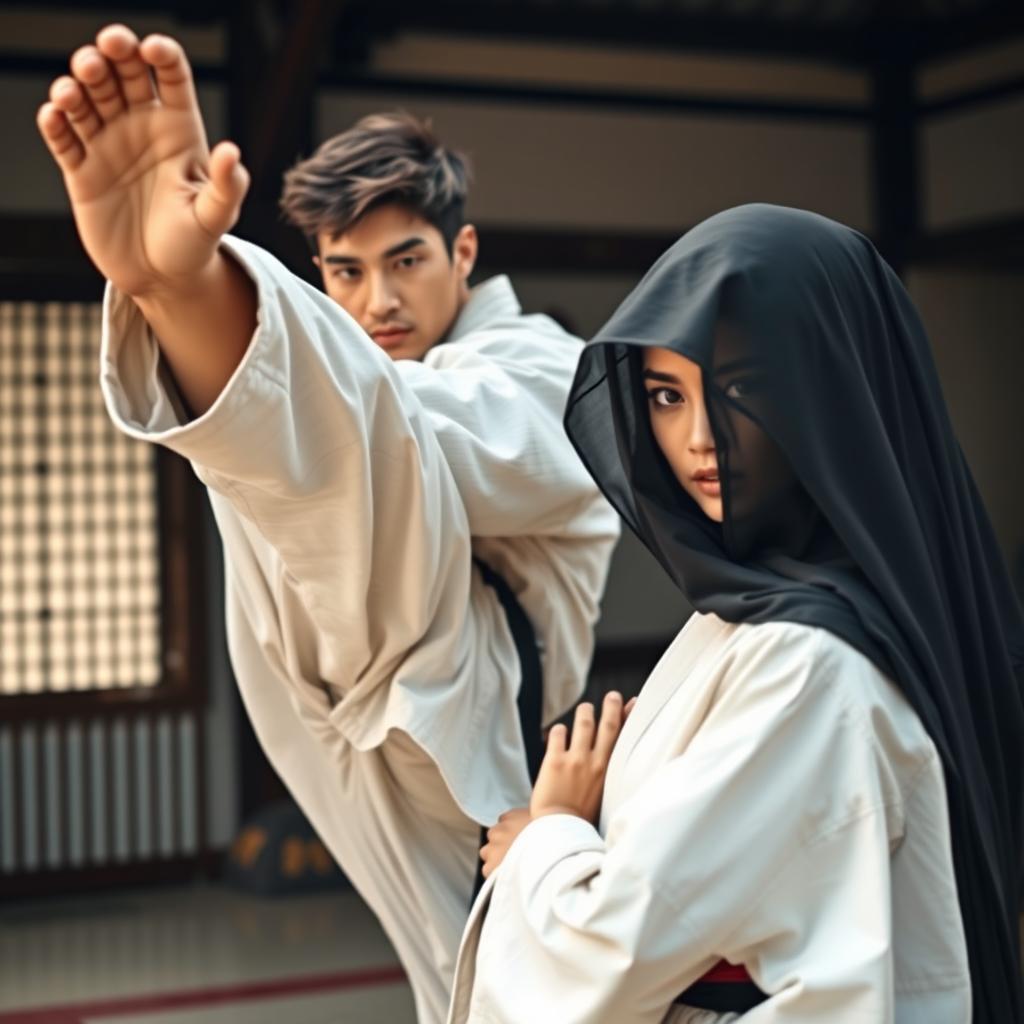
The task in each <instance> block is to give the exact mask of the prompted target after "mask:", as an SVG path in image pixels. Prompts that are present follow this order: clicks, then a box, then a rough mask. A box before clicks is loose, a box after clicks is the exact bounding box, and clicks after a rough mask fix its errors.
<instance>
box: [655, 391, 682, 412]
mask: <svg viewBox="0 0 1024 1024" xmlns="http://www.w3.org/2000/svg"><path fill="white" fill-rule="evenodd" d="M647 395H648V397H649V398H650V400H651V401H652V402H653V403H654V404H655V405H660V406H662V407H663V408H665V407H667V406H673V405H679V404H680V403H681V402H682V401H683V396H682V395H681V394H679V392H678V391H676V390H674V389H673V388H651V390H650V391H648V392H647Z"/></svg>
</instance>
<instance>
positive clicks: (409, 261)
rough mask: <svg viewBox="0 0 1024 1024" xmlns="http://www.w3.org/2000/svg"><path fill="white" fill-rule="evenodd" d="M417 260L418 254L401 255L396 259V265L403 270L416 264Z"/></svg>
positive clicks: (418, 259)
mask: <svg viewBox="0 0 1024 1024" xmlns="http://www.w3.org/2000/svg"><path fill="white" fill-rule="evenodd" d="M419 261H420V258H419V256H402V257H401V258H400V259H399V261H398V266H399V267H401V268H402V269H403V270H407V269H408V268H409V267H414V266H416V264H417V263H419Z"/></svg>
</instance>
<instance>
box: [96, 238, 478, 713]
mask: <svg viewBox="0 0 1024 1024" xmlns="http://www.w3.org/2000/svg"><path fill="white" fill-rule="evenodd" d="M225 244H226V247H227V249H228V250H229V251H230V252H231V253H232V255H233V256H234V258H236V259H237V260H238V261H239V263H240V264H241V265H242V267H243V268H244V269H245V270H246V272H247V273H248V274H249V275H250V277H251V278H252V279H253V281H254V283H255V285H256V288H257V291H258V324H257V327H256V330H255V333H254V335H253V337H252V339H251V342H250V344H249V346H248V349H247V351H246V353H245V355H244V358H243V360H242V362H241V364H240V365H239V366H238V368H237V369H236V371H235V373H234V374H233V376H232V378H231V380H230V381H229V382H228V384H227V385H226V386H225V388H224V390H223V391H222V393H221V394H220V395H219V397H218V398H217V400H216V402H215V403H214V405H213V406H212V407H211V408H210V409H209V410H208V411H207V412H206V413H205V414H203V415H202V416H200V417H198V418H197V419H194V420H192V421H190V422H187V423H184V424H182V423H180V421H179V418H178V416H177V414H176V413H175V411H174V406H173V402H172V400H171V396H170V394H169V392H168V388H167V387H166V386H165V385H164V383H163V382H162V379H161V378H162V374H161V369H160V359H159V348H158V345H157V341H156V339H155V338H154V337H153V335H152V332H151V331H150V330H149V328H148V325H147V324H146V323H145V321H144V320H143V318H142V317H141V315H140V314H139V312H138V310H137V309H136V307H135V305H134V304H133V303H132V302H131V301H130V299H128V298H126V297H125V296H122V295H119V294H117V293H116V292H112V291H108V296H107V300H106V311H105V318H104V319H105V337H104V345H103V358H102V380H101V383H102V386H103V390H104V394H105V398H106V402H107V406H108V409H109V412H110V414H111V415H112V417H113V419H114V420H115V422H116V423H117V424H118V426H120V427H121V429H123V430H124V431H126V432H127V433H128V434H131V435H133V436H136V437H139V438H142V439H144V440H148V441H154V442H158V443H160V444H163V445H166V446H167V447H168V448H170V449H172V450H174V451H176V452H178V453H179V454H181V455H183V456H184V457H186V458H188V459H189V460H191V462H192V464H193V466H194V468H195V470H196V472H197V474H198V476H199V477H200V479H201V480H202V481H203V482H204V483H205V484H207V485H208V487H209V488H210V489H211V490H212V491H214V492H216V494H217V495H219V496H220V497H222V498H223V499H225V501H226V502H227V503H229V504H230V506H231V508H232V509H233V510H234V511H235V512H236V513H237V514H238V515H239V516H240V517H241V518H242V519H243V520H244V521H245V522H246V524H247V526H246V532H247V534H248V535H251V534H255V535H257V536H259V537H261V538H262V540H263V541H265V542H266V544H267V545H269V547H270V549H272V551H273V552H274V553H275V556H276V558H277V559H279V562H280V571H279V572H278V571H277V570H276V569H275V571H274V573H273V574H272V575H273V576H275V577H276V578H274V579H271V581H270V583H269V584H268V586H269V587H271V588H274V587H283V588H284V589H285V590H287V591H290V592H291V593H292V594H293V595H294V597H295V598H296V599H297V600H291V601H290V603H291V604H292V605H296V606H298V607H301V609H302V610H303V614H304V615H305V616H308V619H309V621H310V627H309V632H310V635H311V636H312V637H313V641H312V642H314V643H315V644H317V645H318V647H319V649H318V651H317V665H316V669H315V671H307V672H306V675H307V677H309V676H314V675H319V676H320V678H321V679H329V680H330V681H331V682H332V684H333V685H334V686H336V687H337V689H338V690H339V691H340V692H341V694H345V693H347V692H348V691H349V690H350V689H351V688H352V687H354V686H356V684H358V683H367V684H369V686H370V687H372V686H373V685H374V683H376V682H381V681H383V680H386V679H389V678H391V676H392V675H393V674H394V672H395V670H396V667H397V666H398V665H399V664H400V663H401V662H402V659H403V658H404V657H405V656H406V655H407V653H408V652H410V651H416V652H418V654H419V656H420V663H419V666H418V671H420V672H421V674H423V675H425V676H426V678H430V677H431V673H432V672H435V671H436V672H437V673H439V674H440V673H442V672H443V671H444V670H448V671H449V672H450V671H451V669H452V666H455V665H458V664H460V662H464V661H465V660H466V658H467V648H466V644H467V643H468V642H469V641H468V640H467V635H468V633H469V630H468V629H467V614H468V613H467V606H468V603H469V593H470V585H471V582H470V567H471V560H470V531H469V528H468V524H467V520H466V512H465V509H464V506H463V503H462V500H461V498H460V496H459V492H458V488H457V486H456V484H455V481H454V479H453V477H452V474H451V471H450V470H449V468H448V466H447V464H446V461H445V459H444V457H443V453H442V450H441V448H440V445H439V444H438V441H437V438H436V436H435V433H434V430H433V428H432V425H431V422H430V420H429V418H428V416H427V415H426V413H425V411H424V409H423V407H422V405H421V403H420V402H419V401H418V400H417V398H416V396H415V395H414V393H413V392H412V390H411V389H410V388H409V387H408V386H407V385H406V384H405V383H404V381H403V379H402V376H401V373H400V372H399V370H398V368H397V366H396V364H394V363H392V361H391V360H390V359H388V358H387V357H386V355H384V354H383V353H382V352H381V351H380V350H379V349H378V347H377V346H376V345H375V344H374V343H373V342H372V340H371V339H370V338H369V337H368V336H367V335H366V334H365V333H364V332H363V331H362V330H361V328H360V327H359V326H358V325H357V324H356V323H355V321H353V320H352V319H351V318H350V317H349V316H348V315H347V314H346V313H345V312H344V311H343V310H342V309H341V308H340V307H338V306H337V305H336V304H335V303H333V302H332V301H331V300H329V299H328V298H327V297H326V296H324V295H322V294H321V293H319V292H317V291H316V290H315V289H313V288H311V287H309V286H308V285H306V284H305V283H304V282H302V281H300V280H299V279H297V278H295V277H294V276H293V275H291V274H290V273H289V272H288V271H286V270H285V268H284V267H282V266H281V265H280V264H279V263H278V262H277V261H276V260H274V259H273V258H272V257H271V256H269V255H268V254H267V253H265V252H263V251H262V250H260V249H258V248H256V247H255V246H251V245H248V244H246V243H242V242H239V241H237V240H226V242H225ZM278 601H280V598H278ZM307 639H308V638H307ZM295 643H296V644H299V645H301V644H302V643H303V641H301V640H297V641H295ZM307 646H308V643H307ZM307 660H308V659H307ZM306 682H307V684H312V685H307V686H306V688H305V691H306V692H305V697H306V698H307V700H308V701H312V702H313V703H316V702H317V701H325V698H324V695H323V694H322V693H319V692H317V690H318V687H317V680H316V679H315V678H314V679H311V678H307V679H306ZM365 689H366V688H365V687H364V690H365Z"/></svg>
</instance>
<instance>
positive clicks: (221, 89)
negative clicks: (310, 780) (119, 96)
mask: <svg viewBox="0 0 1024 1024" xmlns="http://www.w3.org/2000/svg"><path fill="white" fill-rule="evenodd" d="M111 21H124V22H126V23H128V24H130V25H131V26H132V27H133V28H134V29H136V30H137V31H138V32H139V33H140V35H141V34H144V33H147V32H150V31H161V32H166V33H169V34H172V35H174V36H175V37H177V38H178V39H180V40H181V41H182V42H183V44H184V45H185V47H186V50H187V52H188V54H189V55H190V57H191V59H192V61H193V64H194V66H195V73H196V79H197V84H198V91H199V95H200V101H201V105H202V107H203V112H204V116H205V119H206V124H207V129H208V133H209V136H210V139H211V141H214V140H219V139H221V138H232V139H234V140H236V141H237V142H239V143H240V145H241V149H242V152H243V157H244V159H245V161H246V163H247V166H248V167H249V169H250V170H251V172H252V176H253V186H252V190H251V192H250V197H249V200H248V201H247V204H246V207H245V210H244V212H243V216H242V220H241V222H240V224H239V226H238V228H237V232H238V233H239V234H241V235H242V236H243V237H246V238H250V239H252V240H254V241H257V242H259V243H261V244H263V245H264V246H266V247H267V248H269V249H271V250H272V251H273V252H274V253H275V254H277V255H278V256H279V257H280V258H281V259H282V260H283V261H284V262H285V263H286V264H287V265H288V266H289V267H290V268H291V269H293V270H294V271H295V272H296V273H298V274H300V275H302V276H304V277H306V278H307V279H309V280H315V277H314V274H313V271H314V268H313V266H312V265H311V262H310V259H309V252H308V250H307V249H306V248H305V244H304V242H303V240H302V239H301V237H300V236H299V235H298V234H297V233H296V232H295V231H293V230H292V229H289V228H287V227H286V226H285V225H283V224H282V223H281V222H280V220H279V219H278V217H277V213H276V206H275V204H276V198H277V195H278V191H279V186H280V180H281V174H282V172H283V171H284V170H285V169H286V168H287V167H288V166H290V164H291V163H292V162H293V161H294V160H295V159H296V158H297V157H298V156H299V155H301V154H307V153H309V152H310V151H311V149H312V148H313V147H314V146H315V145H316V144H318V143H319V142H320V141H321V140H323V139H325V138H327V137H329V136H330V135H332V134H334V133H336V132H339V131H341V130H343V129H344V128H346V127H347V126H348V125H350V124H351V123H352V122H353V121H354V120H355V119H357V118H358V117H360V116H362V115H363V114H366V113H370V112H372V111H378V110H390V109H396V108H401V109H406V110H409V111H412V112H413V113H416V114H419V115H426V116H429V117H430V118H431V119H432V121H433V123H434V126H435V127H436V129H437V131H438V133H439V134H440V136H441V137H442V139H443V140H444V141H445V142H446V143H447V144H449V145H452V146H454V147H456V148H458V149H460V150H462V151H464V152H466V153H467V154H468V155H469V157H470V160H471V163H472V166H473V185H472V189H471V193H470V200H469V204H468V210H467V214H468V218H469V220H471V221H472V222H473V223H475V224H476V225H477V227H478V229H479V233H480V239H481V245H480V260H479V266H478V269H477V271H476V272H475V275H474V280H477V281H479V280H484V279H486V278H487V277H489V276H491V275H492V274H496V273H505V274H508V275H509V276H510V277H511V280H512V283H513V285H514V287H515V289H516V291H517V294H518V296H519V299H520V301H521V303H522V305H523V307H524V309H525V310H526V311H530V312H547V313H549V314H551V315H553V316H555V317H556V318H558V319H559V320H560V321H562V322H563V323H565V324H566V325H567V326H569V327H570V328H571V329H572V330H573V331H574V332H575V333H577V334H579V335H580V336H582V337H584V338H586V337H588V336H590V335H591V334H592V333H594V332H595V331H596V330H597V329H598V328H599V327H600V326H601V324H602V323H603V322H604V320H605V319H606V318H607V317H608V315H609V314H610V313H611V312H612V311H613V310H614V309H615V307H616V305H617V304H618V303H619V302H620V301H621V299H622V298H624V297H625V295H626V294H627V293H628V292H629V290H630V289H631V287H632V286H633V284H635V283H636V281H637V280H638V279H639V277H640V275H641V274H642V273H643V272H644V271H645V270H646V268H647V267H648V266H649V265H650V264H651V263H652V262H653V261H654V259H655V258H656V257H657V256H658V255H659V254H660V253H661V252H662V251H663V250H664V249H665V248H666V247H667V246H668V245H669V244H671V242H673V241H674V240H675V239H676V238H677V237H678V236H679V235H680V234H681V233H682V232H683V231H685V230H686V229H687V227H689V226H692V225H693V224H696V223H697V222H699V221H700V220H702V219H703V218H705V217H707V216H709V215H710V214H712V213H715V212H716V211H718V210H721V209H724V208H727V207H730V206H734V205H738V204H741V203H746V202H755V201H756V202H771V203H779V204H783V205H789V206H798V207H805V208H808V209H812V210H814V211H816V212H819V213H822V214H825V215H826V216H829V217H832V218H835V219H836V220H839V221H842V222H844V223H846V224H849V225H851V226H852V227H855V228H857V229H858V230H860V231H862V232H864V233H865V234H867V235H868V236H870V237H871V238H872V239H873V240H874V242H875V243H876V245H877V246H878V247H879V249H880V250H881V252H882V253H883V255H884V256H885V257H886V258H887V259H888V260H889V261H890V263H892V265H893V266H894V267H895V268H896V269H897V270H898V271H899V273H900V274H901V276H902V277H903V280H904V282H905V283H906V285H907V287H908V289H909V291H910V293H911V295H912V297H913V299H914V300H915V302H916V303H917V305H918V307H919V309H920V311H921V314H922V316H923V318H924V321H925V324H926V327H927V329H928V331H929V335H930V338H931V341H932V345H933V348H934V351H935V356H936V360H937V363H938V368H939V372H940V376H941V380H942V385H943V388H944V392H945V395H946V399H947V402H948V405H949V408H950V411H951V414H952V417H953V420H954V424H955V426H956V429H957V432H958V435H959V438H960V441H961V444H962V446H963V449H964V451H965V453H966V456H967V459H968V461H969V463H970V465H971V468H972V470H973V473H974V476H975V479H976V481H977V483H978V486H979V488H980V490H981V493H982V495H983V497H984V500H985V502H986V505H987V508H988V511H989V514H990V516H991V518H992V520H993V523H994V526H995V530H996V533H997V536H998V539H999V542H1000V545H1001V547H1002V550H1003V552H1004V554H1005V557H1006V560H1007V563H1008V565H1009V566H1010V569H1011V573H1012V574H1013V578H1014V581H1015V584H1016V586H1017V590H1018V593H1019V594H1021V595H1022V596H1024V468H1022V466H1024V457H1022V451H1021V449H1022V445H1024V421H1022V418H1021V416H1022V414H1021V409H1022V402H1021V381H1022V380H1024V344H1022V341H1024V338H1022V331H1021V324H1022V323H1024V7H1022V6H1021V5H1020V3H1019V0H890V2H887V3H874V2H872V3H867V2H857V0H818V2H814V0H489V2H480V0H433V2H430V3H411V2H406V0H376V2H371V0H333V2H331V0H295V2H291V3H276V2H273V0H257V2H254V3H248V4H230V3H225V2H222V0H207V2H205V3H197V2H195V0H180V2H178V3H163V4H161V3H156V2H152V3H150V2H142V0H140V2H134V3H133V2H128V0H124V2H121V3H119V4H117V5H115V6H107V5H102V4H90V3H62V4H56V3H46V2H42V3H36V4H32V5H29V4H9V3H0V109H2V110H3V112H4V115H5V117H4V128H5V140H4V145H5V150H6V157H5V159H3V160H0V1024H14V1022H21V1024H29V1022H35V1024H44V1022H49V1024H73V1022H74V1024H78V1022H85V1021H89V1022H90V1024H92V1022H96V1024H98V1022H104V1021H107V1020H109V1021H111V1022H113V1021H120V1022H126V1021H131V1022H136V1024H186V1022H190V1024H191V1022H203V1024H228V1022H233V1021H243V1020H244V1021H247V1022H261V1021H264V1020H265V1021H267V1022H270V1021H280V1020H282V1019H291V1020H293V1021H295V1022H319V1021H339V1020H341V1021H350V1020H351V1021H359V1022H372V1021H388V1022H392V1024H404V1022H412V1021H413V1019H414V1018H413V1012H412V1001H411V998H410V996H409V992H408V987H407V986H406V984H405V982H404V980H403V976H402V973H401V970H400V968H399V967H398V965H397V961H396V959H395V957H394V954H393V952H392V951H391V949H390V947H389V946H388V943H387V941H386V939H385V938H384V936H383V934H382V933H381V932H380V929H379V927H378V926H377V925H376V923H375V921H374V920H373V917H372V915H371V914H370V913H369V912H368V911H367V910H366V908H365V907H364V906H363V905H362V903H361V902H360V900H359V898H358V897H357V896H356V895H355V893H354V892H352V891H351V889H350V888H348V887H347V886H346V884H345V881H344V879H343V878H342V877H340V876H339V874H338V873H337V872H336V871H335V870H334V869H333V867H332V865H331V864H330V862H329V861H327V862H325V859H324V855H323V851H322V849H318V846H317V844H316V842H315V840H314V838H313V837H312V836H310V835H308V834H307V832H306V831H304V830H303V825H302V822H301V821H294V822H291V824H290V826H289V827H292V828H293V829H294V836H293V838H292V839H289V838H288V837H283V838H282V837H281V836H278V837H277V838H268V830H269V831H273V829H274V828H279V827H283V826H281V822H283V821H289V820H290V819H289V811H288V797H287V794H286V792H285V791H284V789H283V787H282V785H281V784H280V782H279V781H278V780H277V779H276V777H275V776H274V774H273V771H272V770H271V769H270V768H269V766H268V765H267V764H266V762H265V760H264V759H263V757H262V754H261V753H260V750H259V747H258V744H257V743H256V741H255V738H254V737H253V735H252V732H251V729H250V728H249V727H248V725H247V722H246V720H245V715H244V712H243V710H242V708H241V706H240V702H239V698H238V695H237V691H236V689H235V685H234V680H233V678H232V672H231V667H230V665H229V662H228V658H227V653H226V649H225V641H224V625H223V599H222V589H223V566H222V563H221V555H220V547H219V542H218V539H217V536H216V532H215V530H214V527H213V524H212V520H211V517H210V514H209V509H208V507H207V504H206V501H205V498H204V495H203V493H202V489H201V487H200V485H199V484H198V482H197V481H196V479H195V478H194V476H193V475H192V473H191V471H190V469H189V467H188V466H187V465H185V464H184V463H182V462H181V461H180V460H179V459H177V458H176V457H175V456H171V455H169V454H167V453H164V452H159V451H156V450H155V449H152V448H149V447H147V446H144V445H141V444H138V443H136V442H133V441H130V440H128V439H125V438H123V437H120V436H119V435H117V434H116V432H115V431H114V430H113V428H111V427H110V426H109V424H108V423H107V421H106V419H105V416H104V413H103V408H102V403H101V398H100V394H99V389H98V387H97V382H96V378H97V366H98V363H97V353H98V348H99V325H100V303H101V301H102V292H103V286H102V281H101V280H100V279H99V277H98V276H97V275H96V273H95V271H93V270H92V268H91V267H90V265H89V263H88V261H87V259H86V257H85V255H84V253H83V251H82V249H81V246H80V244H79V243H78V241H77V237H76V235H75V233H74V229H73V225H72V222H71V218H70V214H69V211H68V207H67V202H66V198H65V195H64V192H63V187H62V184H61V181H60V177H59V174H58V172H57V170H56V168H55V167H54V166H53V164H52V162H51V161H50V158H49V156H48V154H47V152H46V150H45V148H44V146H43V144H42V142H41V140H40V139H39V137H38V134H37V132H36V128H35V120H34V117H35V111H36V109H37V107H38V106H39V104H40V103H41V102H42V101H43V99H44V98H45V96H46V92H47V88H48V85H49V82H50V81H51V80H52V79H53V78H55V77H56V76H57V75H59V74H61V73H63V72H64V71H65V70H66V65H67V58H68V56H69V55H70V53H71V52H72V51H73V50H74V49H75V48H76V47H77V46H79V45H81V44H82V43H84V42H87V41H89V40H90V39H91V38H92V37H93V36H94V35H95V33H96V31H97V29H98V28H100V27H101V26H102V25H104V24H107V23H109V22H111ZM686 615H687V608H686V607H685V604H684V602H683V601H682V599H681V598H680V596H679V595H678V593H677V592H676V591H675V590H674V589H673V588H672V587H671V586H670V584H669V583H668V581H667V580H666V579H665V578H663V576H662V573H661V570H660V569H659V568H658V567H657V565H656V564H655V563H654V561H653V559H652V558H651V557H650V556H649V555H648V554H647V552H646V551H645V550H644V549H643V548H642V547H641V546H640V545H639V543H638V542H636V541H635V540H633V538H631V537H630V536H624V537H623V539H622V541H621V543H620V545H619V548H618V549H617V552H616V556H615V559H614V562H613V566H612V572H611V576H610V579H609V583H608V588H607V593H606V597H605V599H604V602H603V606H602V617H601V620H600V623H599V626H598V629H597V648H596V652H595V656H594V660H593V665H592V668H591V673H590V683H589V690H590V693H592V694H594V695H599V694H601V693H602V692H604V691H605V690H607V689H609V688H610V687H613V686H615V687H619V688H623V689H625V690H626V691H628V692H635V691H636V689H637V688H638V686H639V685H640V683H641V682H642V680H643V678H644V674H645V672H646V670H647V669H648V668H649V667H650V666H651V665H652V664H653V662H654V661H655V660H656V658H657V656H658V654H659V653H660V651H661V650H662V649H663V648H664V647H665V646H666V644H667V642H668V641H669V640H670V639H671V638H672V637H673V636H674V635H675V633H676V631H677V630H678V629H679V627H680V626H681V624H682V622H683V621H684V620H685V617H686ZM270 849H273V850H274V851H275V855H276V860H275V862H274V863H264V862H265V861H266V859H267V857H268V856H269V854H267V852H266V851H268V850H270ZM261 854H263V858H264V860H263V861H261V859H260V857H261Z"/></svg>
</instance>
